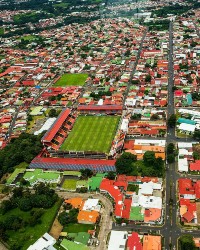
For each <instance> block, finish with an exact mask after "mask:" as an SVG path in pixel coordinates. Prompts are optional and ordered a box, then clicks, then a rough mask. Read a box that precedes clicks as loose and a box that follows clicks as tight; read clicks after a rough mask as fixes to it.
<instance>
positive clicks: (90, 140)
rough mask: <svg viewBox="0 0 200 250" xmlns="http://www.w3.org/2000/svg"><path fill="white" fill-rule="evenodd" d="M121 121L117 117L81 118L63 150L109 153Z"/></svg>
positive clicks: (65, 142) (64, 144)
mask: <svg viewBox="0 0 200 250" xmlns="http://www.w3.org/2000/svg"><path fill="white" fill-rule="evenodd" d="M119 119H120V118H119V117H116V116H114V117H113V116H79V117H78V118H77V120H76V122H75V124H74V127H73V129H72V131H71V133H70V134H69V136H68V137H67V139H66V140H65V141H64V143H63V145H62V146H61V149H62V150H71V151H96V152H103V153H108V152H109V150H110V147H111V142H112V140H113V138H114V136H115V133H116V129H117V125H118V123H119Z"/></svg>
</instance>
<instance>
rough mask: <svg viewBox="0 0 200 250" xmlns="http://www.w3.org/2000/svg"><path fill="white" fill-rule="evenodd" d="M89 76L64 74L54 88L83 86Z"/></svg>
mask: <svg viewBox="0 0 200 250" xmlns="http://www.w3.org/2000/svg"><path fill="white" fill-rule="evenodd" d="M87 78H88V74H64V75H62V76H61V77H60V79H59V80H58V81H57V82H56V83H55V84H54V86H83V85H84V84H85V81H86V79H87Z"/></svg>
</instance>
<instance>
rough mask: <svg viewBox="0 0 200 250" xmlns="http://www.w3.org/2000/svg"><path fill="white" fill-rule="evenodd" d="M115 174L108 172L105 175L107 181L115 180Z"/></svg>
mask: <svg viewBox="0 0 200 250" xmlns="http://www.w3.org/2000/svg"><path fill="white" fill-rule="evenodd" d="M115 176H116V175H115V172H113V171H110V172H108V174H107V178H108V179H109V180H114V179H115Z"/></svg>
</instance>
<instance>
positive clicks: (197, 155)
mask: <svg viewBox="0 0 200 250" xmlns="http://www.w3.org/2000/svg"><path fill="white" fill-rule="evenodd" d="M192 156H193V158H194V160H200V154H199V153H198V152H193V154H192Z"/></svg>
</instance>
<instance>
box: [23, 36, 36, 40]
mask: <svg viewBox="0 0 200 250" xmlns="http://www.w3.org/2000/svg"><path fill="white" fill-rule="evenodd" d="M36 38H37V36H34V35H27V36H22V37H20V39H24V40H25V41H32V40H35V39H36Z"/></svg>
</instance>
